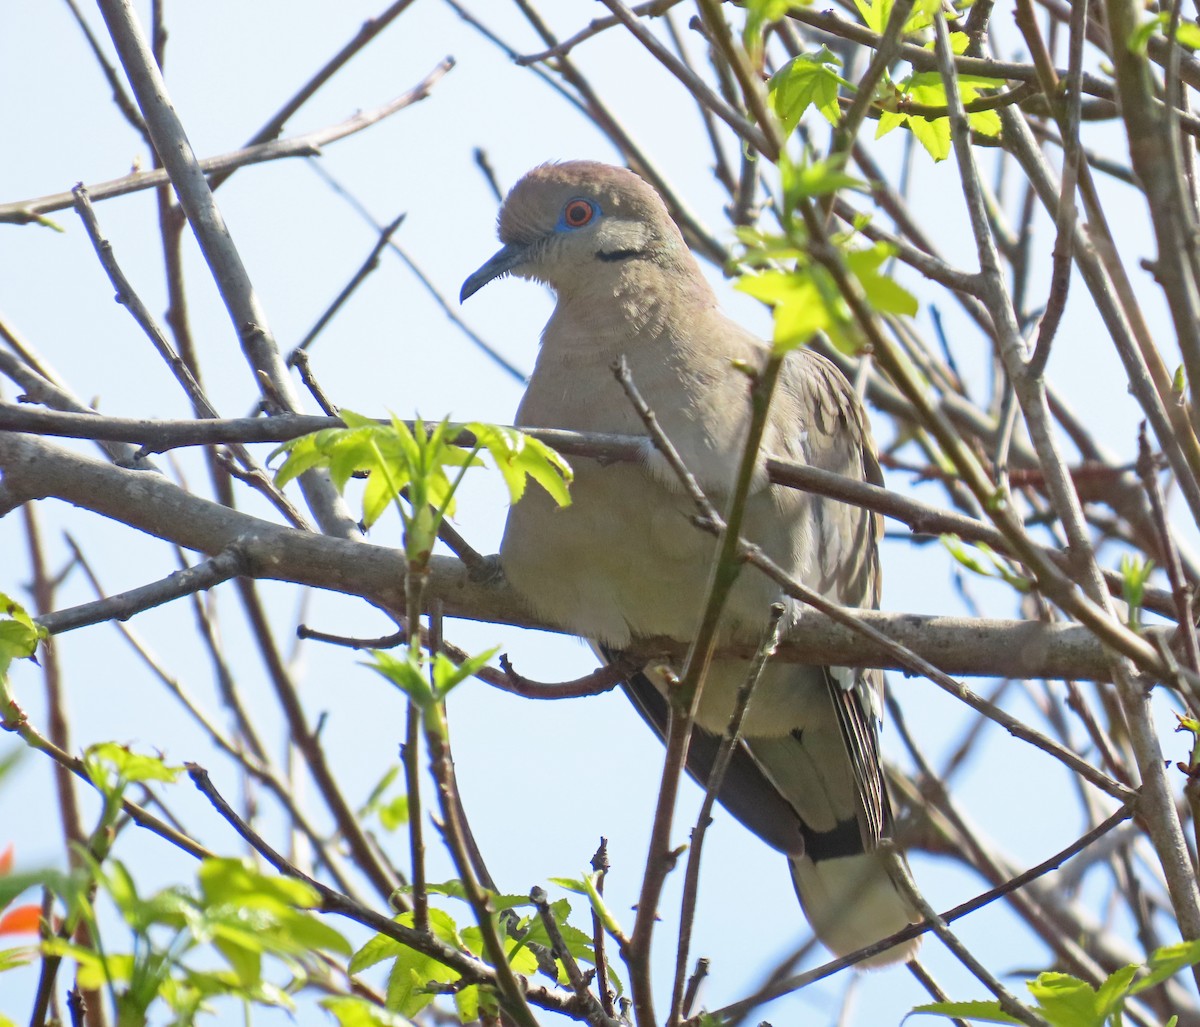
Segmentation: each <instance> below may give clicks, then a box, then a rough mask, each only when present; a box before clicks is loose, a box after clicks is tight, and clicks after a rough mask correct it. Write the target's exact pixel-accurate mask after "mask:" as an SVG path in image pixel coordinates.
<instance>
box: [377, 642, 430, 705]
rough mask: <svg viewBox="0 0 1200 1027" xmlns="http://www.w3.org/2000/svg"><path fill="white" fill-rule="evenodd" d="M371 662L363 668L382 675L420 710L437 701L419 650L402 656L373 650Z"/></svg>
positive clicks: (405, 652)
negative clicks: (426, 676)
mask: <svg viewBox="0 0 1200 1027" xmlns="http://www.w3.org/2000/svg"><path fill="white" fill-rule="evenodd" d="M370 657H371V658H370V660H364V661H363V666H364V667H370V668H371V669H372V670H373V671H375V672H376V673H377V674H381V675H382V676H383V677H385V678H386V679H387V680H388V681H390V682H391V683H392V684H393V685H395V686H396V687H397V688H399V689H400V691H402V692H403V693H404V694H405V695H407V696H408V697H409V699H411V700H412V701H413V702H414V703H415V704H416V705H417V707H418V708H420V709H428V708H429V707H430V706H432V705H433V704H434V703H435V702H436V701H437V700H436V698H435V696H434V693H433V689H432V688H431V687H430V685H429V682H428V681H427V680H426V678H425V668H424V666H423V665H422V661H421V653H420V650H418V649H411V648H410V649H404V650H403V655H402V656H397V655H395V653H390V652H385V651H384V650H382V649H372V650H371V651H370Z"/></svg>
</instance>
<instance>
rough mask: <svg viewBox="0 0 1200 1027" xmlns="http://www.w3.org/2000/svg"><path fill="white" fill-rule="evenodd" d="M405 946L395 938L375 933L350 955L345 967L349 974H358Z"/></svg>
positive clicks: (388, 957) (390, 956) (397, 952)
mask: <svg viewBox="0 0 1200 1027" xmlns="http://www.w3.org/2000/svg"><path fill="white" fill-rule="evenodd" d="M397 919H398V918H397ZM405 947H406V946H404V945H402V944H400V942H398V941H396V939H395V938H389V937H388V936H387V935H386V934H377V935H375V937H374V938H369V939H367V942H366V943H365V944H364V945H363V946H362V948H360V949H359V950H358V951H357V952H355V953H354V955H352V956H351V957H350V965H349V966H348V967H347V969H348V970H349V972H350V973H351V974H360V973H362V972H363V971H364V970H367V969H370V968H371V967H373V966H375V965H376V964H377V963H382V962H383V961H384V960H385V959H394V958H395V957H396V956H397V955H398V954H399V952H400V950H401V949H403V948H405Z"/></svg>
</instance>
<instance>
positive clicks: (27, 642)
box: [0, 592, 48, 694]
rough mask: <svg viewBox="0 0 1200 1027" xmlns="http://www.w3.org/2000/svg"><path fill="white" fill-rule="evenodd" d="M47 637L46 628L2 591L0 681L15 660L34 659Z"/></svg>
mask: <svg viewBox="0 0 1200 1027" xmlns="http://www.w3.org/2000/svg"><path fill="white" fill-rule="evenodd" d="M46 637H48V632H47V631H46V629H45V628H44V627H42V626H41V625H40V624H35V623H34V621H33V618H32V617H31V616H30V615H29V613H28V611H27V610H26V609H25V607H23V606H22V605H21V604H20V603H18V602H17V601H16V600H15V599H13V598H12V596H10V595H7V594H6V593H4V592H0V681H3V680H4V677H5V675H7V674H8V668H9V666H10V665H11V664H12V661H13V660H28V659H32V658H33V654H34V653H35V652H37V646H38V642H40V641H41V640H42V639H44V638H46ZM0 694H2V693H0Z"/></svg>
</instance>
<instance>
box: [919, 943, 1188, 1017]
mask: <svg viewBox="0 0 1200 1027" xmlns="http://www.w3.org/2000/svg"><path fill="white" fill-rule="evenodd" d="M1196 963H1200V941H1189V942H1180V943H1179V944H1177V945H1167V946H1165V947H1164V948H1160V949H1158V950H1157V951H1155V952H1154V954H1153V955H1152V956H1151V957H1150V959H1149V960H1148V961H1147V962H1146V963H1145V964H1143V965H1142V966H1136V965H1132V964H1131V965H1129V966H1124V967H1122V968H1121V969H1120V970H1116V971H1114V972H1113V973H1111V974H1109V975H1108V977H1107V978H1106V979H1105V980H1104V982H1103V983H1102V984H1101V985H1100V987H1099V988H1094V987H1092V985H1090V984H1088V982H1087V981H1082V980H1080V979H1079V978H1078V977H1073V976H1071V975H1070V974H1065V973H1052V972H1047V973H1042V974H1039V975H1038V976H1037V978H1035V979H1034V980H1032V981H1027V982H1026V987H1028V989H1029V993H1030V994H1031V995H1032V996H1033V998H1034V1001H1035V1002H1036V1005H1035V1006H1034V1009H1033V1011H1034V1012H1035V1013H1037V1014H1038V1015H1039V1016H1041V1017H1042V1019H1044V1020H1045V1021H1046V1022H1047V1023H1048V1024H1050V1027H1121V1025H1122V1023H1123V1022H1124V1021H1123V1018H1122V1012H1123V1011H1124V1009H1125V1002H1126V1000H1127V999H1129V998H1132V997H1133V996H1134V995H1136V994H1138V992H1141V991H1145V990H1146V989H1147V988H1152V987H1154V986H1155V985H1157V984H1161V983H1162V982H1163V981H1165V980H1167V978H1169V977H1173V976H1174V975H1175V974H1177V973H1179V971H1181V970H1184V969H1186V968H1187V967H1189V966H1193V965H1195V964H1196ZM913 1012H914V1013H932V1014H935V1015H937V1016H945V1017H958V1018H961V1019H969V1020H981V1021H983V1022H985V1023H1020V1022H1021V1021H1020V1020H1018V1019H1016V1018H1015V1017H1012V1016H1010V1015H1009V1014H1008V1013H1006V1012H1004V1010H1003V1009H1002V1008H1001V1006H1000V1003H999V1002H991V1001H973V1002H931V1003H929V1004H928V1005H923V1006H917V1007H916V1008H915V1009H914V1010H913ZM1177 1019H1178V1018H1177V1017H1174V1016H1173V1017H1171V1018H1170V1019H1169V1020H1168V1021H1167V1022H1166V1024H1165V1025H1164V1027H1175V1024H1176V1022H1177Z"/></svg>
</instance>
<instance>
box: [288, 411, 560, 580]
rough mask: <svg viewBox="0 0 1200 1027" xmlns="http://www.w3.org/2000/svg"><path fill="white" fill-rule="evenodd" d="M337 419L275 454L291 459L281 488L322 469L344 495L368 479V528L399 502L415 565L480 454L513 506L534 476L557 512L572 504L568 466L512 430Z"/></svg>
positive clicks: (544, 447)
mask: <svg viewBox="0 0 1200 1027" xmlns="http://www.w3.org/2000/svg"><path fill="white" fill-rule="evenodd" d="M339 416H340V417H341V419H342V420H343V421H344V422H345V423H346V427H345V428H327V429H325V430H324V431H319V432H314V433H312V434H311V435H304V436H302V437H301V438H298V439H293V440H291V441H290V442H285V443H284V444H283V445H281V446H279V448H278V449H276V450H275V452H274V453H272V454H271V458H272V459H273V458H274V457H275V456H276V455H278V454H280V453H285V454H287V458H286V459H285V460H284V462H283V464H282V465H281V466H280V468H279V470H278V471H277V472H276V474H275V481H276V484H278V485H280V486H283V485H286V484H287V483H288V482H289V481H291V480H292V479H293V478H297V477H299V476H300V475H302V474H304V473H305V472H306V471H309V470H312V469H313V468H317V467H323V468H326V469H328V471H329V475H330V477H331V479H332V480H333V484H334V485H335V486H336V487H337V489H338V491H342V490H344V489H345V487H346V483H347V482H348V481H349V480H350V478H351V477H353V476H355V475H365V477H366V488H365V490H364V492H363V500H362V521H363V525H364V527H367V528H369V527H371V526H372V525H373V524H374V523H375V522H376V521H377V520H379V518H380V517H381V516H382V515H383V512H384V511H385V510H386V509H387V508H388V506H389V505H391V504H395V505H396V508H397V510H398V511H399V513H400V518H401V520H402V522H403V524H404V537H405V551H406V553H407V555H408V557H409V560H410V561H414V562H422V561H423V560H427V559H428V556H429V553H430V552H431V551H432V549H433V543H434V539H435V538H436V537H437V531H438V528H439V526H440V525H441V522H442V518H443V517H446V516H453V514H454V494H455V492H456V491H457V490H458V487H459V485H460V484H461V483H462V480H463V475H464V474H465V473H466V471H467V469H468V468H470V467H475V466H479V465H480V463H481V461H480V460H479V456H478V454H479V453H480V452H481V451H486V452H487V453H488V454H489V455H490V456H491V458H492V460H493V462H494V463H495V465H496V467H497V469H498V470H499V471H500V473H501V475H502V476H503V477H504V481H505V484H506V485H507V486H508V490H509V495H510V497H511V499H512V501H513V502H514V503H515V502H516V501H517V500H518V499H520V498H521V496H522V495H523V494H524V491H525V482H526V478H533V480H534V481H536V482H537V483H538V484H539V485H541V486H542V488H544V489H545V490H546V491H547V492H548V493H549V494H550V495H551V497H553V499H554V501H555V502H556V503H558V504H559V505H560V506H566V505H567V504H568V503H569V502H570V496H569V495H568V492H567V485H568V484H569V483H570V481H571V468H570V465H569V464H568V463H567V462H566V460H564V459H563V458H562V457H561V456H559V455H558V454H557V453H556V452H555V451H554V450H552V449H551V448H550V447H549V446H547V445H545V444H544V443H542V442H540V441H538V440H537V439H535V438H532V437H531V436H529V435H526V434H524V433H523V432H520V431H517V430H516V429H515V428H502V427H499V426H497V425H489V424H479V423H471V424H451V423H450V422H449V421H448V420H442V421H440V422H438V423H437V424H434V425H427V424H425V423H424V422H423V421H421V420H419V419H418V420H417V421H415V422H414V424H413V426H412V427H411V428H410V427H409V426H408V425H407V424H405V422H403V421H401V420H399V419H398V418H395V417H393V418H392V419H391V422H390V423H389V424H381V423H380V422H378V421H374V420H372V419H370V418H368V417H363V416H362V415H360V414H355V413H353V412H351V411H349V410H342V411H341V413H340V415H339ZM464 432H467V433H470V434H471V435H473V436H474V439H475V442H474V445H473V446H472V447H470V448H464V447H463V446H460V445H459V444H458V443H457V440H458V439H459V438H460V437H461V436H462V435H463V433H464ZM402 498H403V499H406V500H407V503H403V502H401V499H402Z"/></svg>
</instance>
